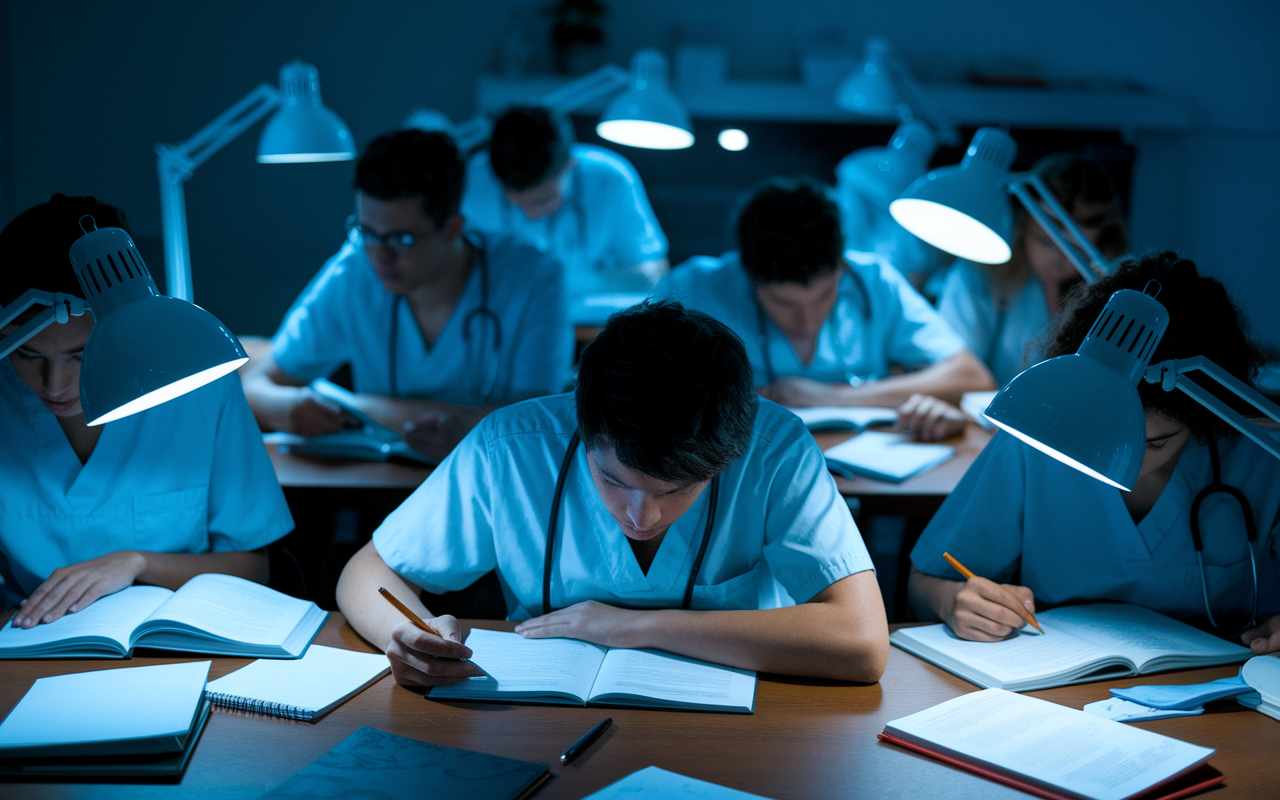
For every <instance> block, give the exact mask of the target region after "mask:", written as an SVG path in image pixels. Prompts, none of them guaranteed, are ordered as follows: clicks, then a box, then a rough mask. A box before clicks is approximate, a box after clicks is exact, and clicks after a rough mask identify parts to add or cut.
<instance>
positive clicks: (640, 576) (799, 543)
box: [373, 394, 872, 619]
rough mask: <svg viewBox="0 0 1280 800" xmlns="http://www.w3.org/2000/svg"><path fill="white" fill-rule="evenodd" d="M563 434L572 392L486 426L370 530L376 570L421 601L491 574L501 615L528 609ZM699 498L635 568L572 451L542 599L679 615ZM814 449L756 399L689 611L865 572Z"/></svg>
mask: <svg viewBox="0 0 1280 800" xmlns="http://www.w3.org/2000/svg"><path fill="white" fill-rule="evenodd" d="M576 427H577V420H576V416H575V410H574V398H573V395H570V394H564V395H556V396H553V397H547V398H540V399H536V400H530V401H528V402H525V403H520V404H517V405H512V406H507V407H506V408H502V409H499V410H498V411H495V412H494V413H493V414H490V415H489V416H488V417H486V418H485V419H484V420H483V421H482V422H481V423H480V424H479V425H477V426H476V427H475V428H474V429H473V430H472V431H471V433H470V434H468V435H467V437H466V438H465V439H464V440H463V441H462V443H461V444H460V445H459V446H458V447H457V448H455V449H454V451H453V452H452V453H450V454H449V456H448V458H446V459H445V460H444V462H442V463H441V465H440V466H439V467H437V468H436V470H435V471H434V472H432V473H431V475H430V476H429V477H428V478H427V480H426V481H425V482H424V483H423V484H422V485H421V486H419V487H418V489H417V490H416V491H414V493H413V494H412V495H410V497H409V499H408V500H406V501H405V502H404V504H403V505H401V506H400V507H399V508H398V509H396V510H395V511H394V512H392V513H391V515H390V516H388V517H387V519H386V520H385V521H384V522H383V523H382V525H381V527H379V528H378V529H377V530H376V531H374V534H373V543H374V547H376V548H377V550H378V553H379V555H381V556H382V559H383V561H385V562H386V564H387V565H388V566H389V567H391V568H392V569H393V570H395V571H396V572H398V573H400V574H401V575H403V576H404V577H405V578H407V579H408V580H410V581H412V582H413V583H415V584H417V585H419V586H421V587H423V588H424V589H427V590H428V591H431V592H437V593H439V592H445V591H451V590H457V589H460V588H463V587H465V586H467V585H469V584H470V583H472V582H473V581H475V580H476V579H477V578H479V577H480V576H482V575H484V574H485V573H486V572H488V571H490V570H492V569H494V568H495V567H496V568H497V571H498V579H499V581H500V582H501V584H502V589H503V593H504V595H505V596H506V601H507V608H508V610H509V613H508V618H509V619H527V618H529V617H531V616H535V615H538V614H540V613H542V573H543V558H544V553H545V547H546V541H547V520H548V517H549V516H550V514H551V501H552V495H553V493H554V490H555V484H556V476H557V475H558V473H559V470H560V463H561V461H562V459H563V458H564V454H565V451H566V448H567V447H568V445H569V439H570V437H571V436H572V435H573V432H574V430H575V429H576ZM709 495H710V492H709V491H706V490H704V491H703V492H702V494H701V495H700V496H699V497H698V499H697V500H696V501H694V503H693V505H692V506H691V507H690V508H689V510H688V511H686V512H685V514H684V515H683V516H681V517H680V518H679V519H678V520H676V521H675V523H673V524H672V525H671V527H670V528H669V529H668V530H667V533H666V535H665V538H664V539H663V541H662V544H661V546H660V547H659V548H658V552H657V555H656V556H655V557H654V560H653V563H652V564H651V565H650V567H649V571H648V573H647V574H646V573H644V572H642V571H641V570H640V567H639V565H638V564H637V563H636V558H635V555H634V554H633V553H632V551H631V547H630V545H629V543H628V540H627V538H626V536H625V534H623V532H622V531H621V529H619V527H618V523H617V522H615V521H614V519H613V517H611V516H610V514H609V511H608V509H607V508H606V507H605V505H604V502H603V501H602V500H601V499H600V495H599V493H598V492H597V491H596V488H595V484H594V483H593V482H592V479H591V473H590V470H589V467H588V465H587V454H586V448H585V446H583V445H579V446H578V452H577V454H576V456H575V457H574V459H573V464H572V467H571V469H570V470H569V473H568V475H567V477H566V480H565V488H564V497H563V503H562V506H561V510H560V521H559V523H558V526H559V527H558V530H557V531H556V537H555V559H554V563H555V567H554V569H553V572H552V582H551V602H552V605H553V606H555V607H557V608H563V607H565V606H568V605H572V604H573V603H578V602H581V601H584V600H598V601H600V602H604V603H609V604H611V605H620V606H633V607H646V608H649V607H652V608H679V607H680V605H681V602H682V600H683V597H684V591H685V586H686V584H687V582H688V580H689V574H690V571H691V569H692V564H693V559H694V557H695V556H696V554H697V550H698V546H699V544H700V543H701V541H702V534H703V531H704V526H705V525H706V514H707V502H708V496H709ZM871 568H872V566H871V559H870V557H869V556H868V555H867V549H866V547H865V546H864V545H863V543H862V537H861V536H860V535H859V534H858V529H857V527H856V526H855V525H854V522H853V518H852V517H851V516H850V514H849V509H848V507H847V506H846V505H845V503H844V500H843V499H842V498H841V497H840V493H839V492H838V491H837V490H836V485H835V481H834V480H833V479H832V478H831V475H830V474H829V473H828V472H827V468H826V464H825V462H824V461H823V457H822V453H821V451H819V449H818V447H817V445H816V444H815V443H814V441H813V437H812V436H809V435H808V434H807V433H806V432H805V429H804V425H803V424H802V423H801V422H800V420H799V418H798V417H796V416H795V415H794V414H791V413H790V412H788V411H786V410H785V409H783V408H782V407H781V406H777V405H774V404H772V403H770V402H768V401H767V400H761V401H760V410H759V413H758V414H757V416H756V421H755V433H754V435H753V437H752V440H751V444H750V446H749V447H748V449H747V452H746V453H745V454H744V455H743V456H742V457H741V458H739V459H738V460H737V461H735V462H734V463H733V464H732V465H730V467H729V468H728V469H726V470H725V471H724V472H723V473H722V474H721V478H720V498H719V502H718V508H717V513H716V521H715V528H714V530H713V532H712V534H711V540H710V544H709V545H708V547H707V552H706V556H705V558H704V560H703V563H702V569H701V571H700V572H699V573H698V578H697V583H696V585H695V586H694V594H693V602H692V607H693V608H696V609H697V608H700V609H734V608H737V609H756V608H777V607H781V606H789V605H794V604H795V603H803V602H807V601H808V600H809V599H811V598H812V597H813V596H814V595H815V594H817V593H818V592H820V591H822V590H823V589H825V588H826V587H828V586H830V585H831V584H832V583H834V582H836V581H838V580H840V579H841V578H844V577H846V576H848V575H852V574H854V573H856V572H862V571H863V570H868V569H871Z"/></svg>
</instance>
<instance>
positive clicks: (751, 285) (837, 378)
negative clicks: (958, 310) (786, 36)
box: [656, 180, 995, 439]
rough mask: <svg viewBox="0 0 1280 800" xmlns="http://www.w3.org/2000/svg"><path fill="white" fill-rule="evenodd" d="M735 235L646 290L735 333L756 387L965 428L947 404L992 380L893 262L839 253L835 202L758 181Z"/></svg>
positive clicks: (798, 402) (930, 433)
mask: <svg viewBox="0 0 1280 800" xmlns="http://www.w3.org/2000/svg"><path fill="white" fill-rule="evenodd" d="M737 237H738V252H736V253H729V254H726V255H725V256H723V257H721V258H719V259H715V258H706V257H696V258H694V259H691V260H690V261H689V262H686V263H685V264H682V265H681V266H679V267H677V268H676V269H675V270H673V271H672V272H671V273H670V275H668V277H667V278H666V279H664V281H663V282H662V284H660V285H659V287H658V290H657V292H656V294H658V295H671V296H672V297H674V298H675V299H677V300H680V301H681V302H683V303H685V304H687V305H689V306H690V307H691V308H697V309H699V310H702V311H705V312H706V313H708V314H710V315H711V316H713V317H715V318H716V319H718V320H720V321H721V322H723V323H725V324H726V325H728V326H729V327H730V328H732V329H733V331H734V333H736V334H738V335H739V336H740V337H742V339H743V341H745V342H746V343H747V352H748V353H749V354H750V356H751V363H752V366H753V367H754V368H755V382H756V386H757V387H758V389H759V391H760V393H761V394H762V395H764V396H765V397H768V398H770V399H771V400H774V401H776V402H778V403H781V404H783V405H786V406H797V407H804V406H854V405H863V406H889V407H897V408H899V415H900V426H901V427H904V428H907V429H910V430H913V431H915V432H916V434H917V435H918V436H919V437H920V438H922V439H939V438H945V437H947V436H950V435H953V434H955V433H958V432H959V431H960V430H961V429H962V428H963V427H964V416H963V415H962V414H961V413H960V411H959V409H956V408H954V407H952V406H951V405H949V404H948V403H958V402H959V401H960V395H961V394H963V393H964V392H969V391H982V390H986V389H993V388H995V386H994V384H993V382H992V379H991V374H990V373H989V372H987V369H986V367H984V366H983V365H982V362H981V361H979V360H978V359H977V357H976V356H974V355H973V353H971V352H970V351H969V350H967V349H965V345H964V340H962V339H961V338H960V337H959V335H958V334H956V333H955V332H954V331H953V330H951V328H950V327H949V326H948V325H947V324H946V322H944V321H943V320H942V318H941V317H940V316H939V315H938V313H937V312H936V311H935V310H934V309H933V308H932V307H931V306H930V305H929V304H928V303H927V302H926V301H925V300H924V298H922V297H921V296H920V295H919V294H917V293H916V291H915V290H914V289H912V288H911V286H910V284H908V283H907V281H906V279H904V278H903V277H902V275H901V274H900V273H899V272H898V271H897V270H896V269H894V268H893V267H892V266H890V265H888V264H878V263H872V264H861V263H854V262H851V261H849V260H848V259H846V257H845V254H844V239H843V236H842V235H841V232H840V215H839V211H838V210H837V208H836V205H835V203H833V202H832V201H831V200H830V199H829V198H828V197H827V195H826V192H825V191H824V190H823V189H822V187H820V186H817V185H816V184H811V183H807V182H792V181H782V180H775V181H771V182H769V183H767V184H765V185H764V186H762V187H761V188H759V189H757V190H756V192H755V193H754V194H753V195H752V197H751V198H750V200H749V201H748V202H747V204H746V205H745V206H744V207H743V209H742V211H741V213H740V214H739V215H738V222H737ZM895 370H902V371H903V372H902V374H895ZM940 400H941V401H948V402H940Z"/></svg>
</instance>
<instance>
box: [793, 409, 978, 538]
mask: <svg viewBox="0 0 1280 800" xmlns="http://www.w3.org/2000/svg"><path fill="white" fill-rule="evenodd" d="M850 436H851V434H847V433H819V434H815V435H814V439H816V440H817V442H818V446H819V447H821V448H822V449H823V450H825V449H827V448H828V447H834V446H835V445H837V444H839V443H840V442H843V441H845V440H846V439H848V438H850ZM991 436H992V432H991V431H989V430H986V429H985V428H983V427H982V426H980V425H977V424H974V423H970V424H969V425H968V426H966V427H965V429H964V434H963V435H961V436H956V437H954V438H951V439H948V440H946V442H944V444H949V445H951V446H952V447H954V448H955V449H956V455H955V458H953V459H951V460H950V461H947V462H945V463H942V464H939V465H938V466H936V467H934V468H933V469H931V470H927V471H925V472H923V473H921V474H919V475H916V476H914V477H912V478H908V479H907V480H905V481H903V482H902V483H889V482H888V481H878V480H875V479H874V478H853V479H849V478H836V486H837V487H839V489H840V494H842V495H844V496H845V497H856V498H858V500H859V501H860V502H861V504H862V510H863V511H866V512H867V513H869V514H905V515H907V516H920V517H926V518H927V517H931V516H933V514H934V512H935V511H937V510H938V507H939V506H941V505H942V501H943V500H946V499H947V495H949V494H951V491H952V490H953V489H955V488H956V484H957V483H959V482H960V479H961V478H962V477H964V473H965V471H966V470H968V469H969V465H971V464H972V463H973V461H974V459H976V458H977V457H978V454H979V453H981V452H982V448H984V447H986V446H987V442H989V441H991Z"/></svg>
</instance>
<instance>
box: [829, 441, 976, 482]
mask: <svg viewBox="0 0 1280 800" xmlns="http://www.w3.org/2000/svg"><path fill="white" fill-rule="evenodd" d="M822 452H823V454H824V455H826V457H827V460H828V461H831V462H834V463H836V464H837V465H846V466H848V467H850V468H852V469H855V470H859V471H862V472H864V473H867V474H874V475H876V476H879V477H882V478H884V479H886V480H905V479H906V478H909V477H911V476H912V475H915V474H916V473H917V472H923V471H924V470H926V469H929V468H930V467H934V466H937V465H938V464H941V463H942V462H943V461H946V460H947V459H949V458H951V457H952V456H954V455H955V454H956V451H955V448H954V447H950V446H948V445H945V444H921V443H919V442H915V441H912V439H911V434H909V433H886V432H883V431H865V432H863V433H860V434H858V435H857V436H855V437H853V438H852V439H849V440H848V441H844V442H841V443H840V444H838V445H836V446H834V447H828V448H827V449H826V450H824V451H822Z"/></svg>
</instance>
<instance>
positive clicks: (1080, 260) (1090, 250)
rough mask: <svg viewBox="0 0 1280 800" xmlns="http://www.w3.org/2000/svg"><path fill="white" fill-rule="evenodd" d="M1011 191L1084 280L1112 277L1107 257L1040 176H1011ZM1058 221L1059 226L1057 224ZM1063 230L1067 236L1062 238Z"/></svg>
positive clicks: (1028, 173) (1025, 174)
mask: <svg viewBox="0 0 1280 800" xmlns="http://www.w3.org/2000/svg"><path fill="white" fill-rule="evenodd" d="M1027 187H1031V188H1033V189H1035V190H1036V195H1039V197H1035V196H1033V195H1032V194H1031V192H1030V191H1029V190H1028V188H1027ZM1009 192H1010V193H1011V194H1013V195H1014V196H1015V197H1017V198H1018V200H1019V201H1021V202H1022V206H1023V208H1025V209H1026V210H1027V213H1028V214H1030V215H1031V216H1032V217H1033V218H1034V219H1035V221H1036V222H1038V223H1039V224H1040V227H1041V228H1042V229H1043V230H1044V232H1045V233H1046V234H1047V235H1048V236H1049V238H1050V239H1052V240H1053V243H1054V244H1055V245H1057V246H1058V249H1059V250H1061V251H1062V252H1063V254H1064V255H1066V257H1067V260H1069V261H1070V262H1071V264H1072V266H1074V267H1075V268H1076V271H1077V272H1079V273H1080V276H1081V277H1082V278H1084V280H1085V283H1093V282H1094V281H1096V280H1097V279H1098V277H1099V276H1101V275H1108V274H1110V272H1111V265H1110V263H1109V262H1108V261H1107V259H1106V257H1105V256H1103V255H1102V252H1101V251H1100V250H1098V248H1097V246H1096V245H1094V243H1093V242H1091V241H1089V237H1088V236H1085V235H1084V231H1082V230H1080V226H1079V225H1077V224H1076V221H1075V220H1074V219H1072V218H1071V215H1070V214H1068V213H1067V212H1066V209H1064V208H1063V207H1062V204H1061V203H1059V202H1058V198H1056V197H1054V196H1053V192H1051V191H1049V189H1048V188H1047V187H1046V186H1045V185H1044V182H1043V181H1041V180H1040V176H1039V175H1036V174H1034V173H1030V172H1024V173H1022V174H1016V175H1011V176H1009ZM1041 203H1044V205H1045V206H1048V207H1049V211H1048V213H1046V212H1045V210H1044V208H1043V207H1042V206H1041V205H1040V204H1041ZM1055 222H1056V223H1057V224H1054V223H1055ZM1059 226H1061V229H1060V228H1059ZM1064 230H1065V231H1066V236H1064V235H1063V231H1064ZM1068 237H1070V238H1068Z"/></svg>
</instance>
